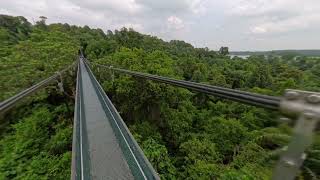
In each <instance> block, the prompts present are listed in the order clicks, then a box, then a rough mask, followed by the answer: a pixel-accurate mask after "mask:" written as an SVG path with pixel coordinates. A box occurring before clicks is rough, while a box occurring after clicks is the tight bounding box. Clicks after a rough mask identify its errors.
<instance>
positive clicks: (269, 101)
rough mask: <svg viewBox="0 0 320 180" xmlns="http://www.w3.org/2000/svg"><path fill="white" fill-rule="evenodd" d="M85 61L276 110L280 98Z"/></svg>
mask: <svg viewBox="0 0 320 180" xmlns="http://www.w3.org/2000/svg"><path fill="white" fill-rule="evenodd" d="M87 63H89V64H92V65H95V66H99V67H104V68H108V69H112V70H114V71H117V72H120V73H124V74H129V75H132V76H135V77H140V78H145V79H150V80H154V81H158V82H162V83H166V84H171V85H174V86H178V87H183V88H187V89H190V90H194V91H199V92H202V93H206V94H210V95H214V96H217V97H221V98H226V99H229V100H233V101H237V102H241V103H245V104H249V105H254V106H258V107H263V108H268V109H271V110H278V108H279V104H280V98H279V97H275V96H267V95H260V94H255V93H250V92H245V91H240V90H235V89H229V88H223V87H217V86H211V85H207V84H201V83H195V82H190V81H184V80H177V79H172V78H168V77H162V76H157V75H151V74H146V73H140V72H136V71H130V70H125V69H120V68H114V67H112V66H106V65H101V64H97V63H90V62H88V61H87Z"/></svg>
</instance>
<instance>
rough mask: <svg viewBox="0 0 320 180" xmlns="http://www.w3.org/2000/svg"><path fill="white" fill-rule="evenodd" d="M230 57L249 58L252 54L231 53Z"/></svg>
mask: <svg viewBox="0 0 320 180" xmlns="http://www.w3.org/2000/svg"><path fill="white" fill-rule="evenodd" d="M229 56H230V58H233V57H239V58H242V59H247V58H248V57H249V56H250V55H233V54H229Z"/></svg>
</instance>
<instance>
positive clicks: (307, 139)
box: [273, 89, 320, 180]
mask: <svg viewBox="0 0 320 180" xmlns="http://www.w3.org/2000/svg"><path fill="white" fill-rule="evenodd" d="M280 112H281V113H283V114H284V115H286V116H287V117H290V118H292V119H293V120H296V123H295V127H294V134H293V138H292V140H291V142H290V143H289V145H288V148H287V151H286V152H284V153H283V154H282V156H281V157H280V160H279V162H278V164H277V166H276V168H275V170H274V173H273V179H274V180H284V179H285V180H293V179H295V177H296V176H297V174H298V172H299V169H300V167H301V166H302V164H303V161H304V160H305V159H306V157H307V155H306V153H305V150H306V149H307V148H308V147H309V146H310V145H311V144H312V139H313V137H312V136H313V131H314V129H315V128H316V126H317V123H318V122H319V121H320V93H316V92H308V91H299V90H290V89H289V90H286V93H285V96H284V98H283V99H282V100H281V102H280Z"/></svg>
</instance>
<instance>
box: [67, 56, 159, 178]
mask: <svg viewBox="0 0 320 180" xmlns="http://www.w3.org/2000/svg"><path fill="white" fill-rule="evenodd" d="M75 104H76V107H75V123H74V135H73V136H74V141H73V150H72V151H73V156H72V179H159V177H158V175H157V173H156V172H155V171H154V169H153V168H152V166H151V165H150V163H149V162H148V160H147V159H146V158H145V156H144V154H143V152H142V150H141V149H140V148H139V146H138V145H137V143H136V141H135V140H134V139H133V137H132V135H131V133H130V132H129V130H128V128H127V127H126V125H125V124H124V122H123V120H122V119H121V117H120V115H119V114H118V112H117V110H116V109H115V107H114V106H113V104H112V103H111V101H110V99H109V98H108V97H107V95H106V94H105V93H104V91H103V89H102V87H101V86H100V84H99V83H98V81H97V80H96V78H95V77H94V75H93V73H92V72H91V70H90V68H89V66H88V65H87V64H86V62H85V61H84V60H83V58H82V57H81V58H80V62H79V65H78V77H77V97H76V103H75Z"/></svg>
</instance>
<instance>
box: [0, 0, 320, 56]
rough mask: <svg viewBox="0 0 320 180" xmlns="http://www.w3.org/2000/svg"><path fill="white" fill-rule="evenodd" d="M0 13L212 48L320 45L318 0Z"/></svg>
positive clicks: (41, 2) (4, 4)
mask: <svg viewBox="0 0 320 180" xmlns="http://www.w3.org/2000/svg"><path fill="white" fill-rule="evenodd" d="M0 14H8V15H14V16H24V17H26V18H27V19H28V20H29V21H30V22H32V23H33V22H35V21H38V20H39V16H46V17H47V18H48V19H47V23H58V22H59V23H69V24H73V25H79V26H84V25H88V26H89V27H91V28H101V29H103V30H104V31H107V30H115V29H120V28H121V27H128V28H129V27H131V28H133V29H134V30H136V31H138V32H141V33H145V34H150V35H154V36H158V37H160V38H162V39H164V40H166V41H169V40H172V39H178V40H184V41H186V42H188V43H191V44H192V45H194V46H195V47H208V48H210V49H213V50H217V49H219V48H220V47H221V46H227V47H229V50H231V51H238V50H242V51H243V50H276V49H320V0H0Z"/></svg>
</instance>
